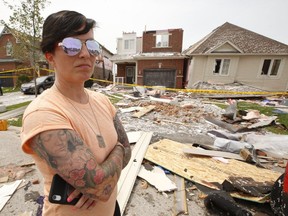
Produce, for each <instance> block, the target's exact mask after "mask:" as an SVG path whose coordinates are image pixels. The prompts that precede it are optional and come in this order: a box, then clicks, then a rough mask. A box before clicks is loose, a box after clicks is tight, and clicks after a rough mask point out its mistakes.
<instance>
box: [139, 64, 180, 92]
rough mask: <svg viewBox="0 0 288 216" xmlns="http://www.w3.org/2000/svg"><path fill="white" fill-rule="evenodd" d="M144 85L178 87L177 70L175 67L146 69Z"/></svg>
mask: <svg viewBox="0 0 288 216" xmlns="http://www.w3.org/2000/svg"><path fill="white" fill-rule="evenodd" d="M143 72H144V85H147V86H165V87H167V88H175V87H176V70H173V69H145V70H143Z"/></svg>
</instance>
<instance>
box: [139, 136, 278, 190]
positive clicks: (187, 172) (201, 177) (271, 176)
mask: <svg viewBox="0 0 288 216" xmlns="http://www.w3.org/2000/svg"><path fill="white" fill-rule="evenodd" d="M184 148H187V145H185V144H182V143H179V142H174V141H172V140H167V139H163V140H160V141H159V142H156V143H153V144H151V145H149V147H148V149H147V152H146V155H145V159H147V160H149V161H151V162H153V163H155V164H158V165H160V166H162V167H164V168H166V169H168V170H170V171H172V172H174V173H175V174H178V175H180V176H182V177H184V178H186V179H188V180H191V181H193V182H196V183H199V184H202V185H205V186H207V187H210V188H214V189H217V188H216V187H215V186H214V185H212V184H211V182H218V183H219V184H222V183H223V181H224V180H225V179H228V177H229V176H234V177H237V176H239V177H251V178H253V179H254V180H255V181H258V182H264V181H271V182H275V181H276V180H277V178H278V177H279V176H280V175H281V173H279V172H276V171H272V170H268V169H263V168H258V167H256V166H254V165H251V164H248V163H246V162H242V161H238V160H234V159H228V161H229V163H228V164H226V163H222V162H220V161H217V160H214V159H213V158H208V157H201V156H191V155H188V154H184V153H183V149H184ZM264 176H265V178H263V177H264Z"/></svg>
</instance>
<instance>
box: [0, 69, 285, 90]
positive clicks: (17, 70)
mask: <svg viewBox="0 0 288 216" xmlns="http://www.w3.org/2000/svg"><path fill="white" fill-rule="evenodd" d="M31 69H33V68H32V67H31V68H23V69H14V70H8V71H3V72H0V74H2V73H9V72H11V73H12V72H20V71H24V70H31ZM40 69H41V70H44V71H48V72H55V71H54V70H51V69H47V68H40ZM16 77H17V76H1V78H16ZM90 79H91V80H93V81H98V82H103V83H110V84H113V82H112V81H109V80H102V79H94V78H90ZM116 84H121V85H122V83H120V82H119V83H118V82H117V83H116ZM123 85H124V86H130V87H137V86H139V87H142V88H151V89H158V90H165V91H175V92H188V93H197V94H231V95H288V92H265V91H259V92H246V91H245V92H237V91H228V90H210V89H176V88H166V87H160V86H146V85H137V84H129V83H123Z"/></svg>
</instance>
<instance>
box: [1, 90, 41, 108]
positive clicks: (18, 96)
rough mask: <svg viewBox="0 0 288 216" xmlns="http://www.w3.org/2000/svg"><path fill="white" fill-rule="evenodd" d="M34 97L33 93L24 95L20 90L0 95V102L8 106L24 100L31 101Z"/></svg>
mask: <svg viewBox="0 0 288 216" xmlns="http://www.w3.org/2000/svg"><path fill="white" fill-rule="evenodd" d="M34 98H35V95H25V94H23V93H22V92H20V91H19V92H11V93H4V94H3V96H0V104H2V105H5V106H10V105H14V104H19V103H23V102H26V101H32V100H33V99H34Z"/></svg>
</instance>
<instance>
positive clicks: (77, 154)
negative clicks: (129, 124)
mask: <svg viewBox="0 0 288 216" xmlns="http://www.w3.org/2000/svg"><path fill="white" fill-rule="evenodd" d="M31 148H32V149H33V150H34V151H35V152H36V153H37V154H38V155H39V156H40V157H41V158H43V159H44V160H46V162H47V164H48V165H50V166H51V167H52V168H53V169H54V170H55V171H56V172H57V173H58V174H59V175H60V176H61V177H62V178H63V179H64V180H65V181H67V182H68V183H70V184H71V185H72V186H74V188H76V189H77V190H79V191H81V193H83V194H84V195H85V196H86V197H89V198H92V199H96V200H97V199H99V200H102V201H107V200H108V199H109V197H110V195H111V194H112V192H113V189H114V188H115V186H116V185H117V181H118V179H119V177H120V173H121V170H122V166H123V155H124V152H123V149H122V147H120V146H117V145H116V146H115V147H114V149H113V150H112V151H111V153H110V154H109V155H108V156H107V158H106V159H105V161H104V162H103V163H101V164H98V163H97V162H96V158H95V156H94V154H93V153H92V152H91V150H90V149H89V147H87V146H86V145H85V144H84V143H83V140H82V139H81V138H80V137H79V136H78V135H77V134H76V133H75V132H74V131H73V130H50V131H45V132H42V133H40V134H38V135H36V136H35V137H33V138H32V140H31Z"/></svg>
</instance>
